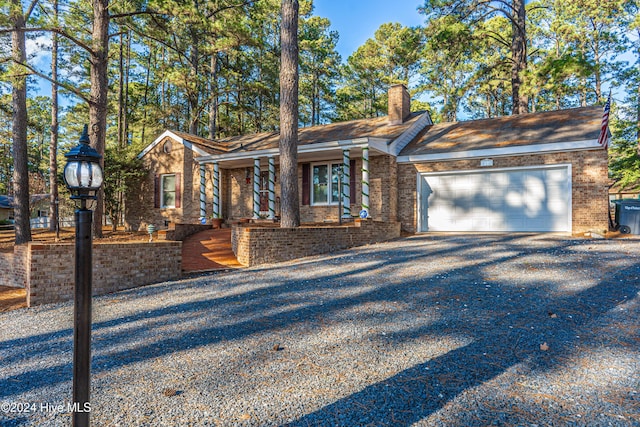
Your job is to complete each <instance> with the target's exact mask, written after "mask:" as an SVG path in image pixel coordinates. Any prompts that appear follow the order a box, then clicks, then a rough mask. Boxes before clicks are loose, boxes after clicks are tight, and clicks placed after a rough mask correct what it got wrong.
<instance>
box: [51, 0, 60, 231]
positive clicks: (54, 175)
mask: <svg viewBox="0 0 640 427" xmlns="http://www.w3.org/2000/svg"><path fill="white" fill-rule="evenodd" d="M53 13H54V20H55V22H56V25H58V0H53ZM51 80H53V81H54V82H55V81H57V80H58V35H57V34H56V33H53V34H52V35H51ZM58 227H59V223H58V85H56V84H55V83H52V84H51V140H50V142H49V230H50V231H55V232H56V237H58V236H59V235H58V231H59V230H58Z"/></svg>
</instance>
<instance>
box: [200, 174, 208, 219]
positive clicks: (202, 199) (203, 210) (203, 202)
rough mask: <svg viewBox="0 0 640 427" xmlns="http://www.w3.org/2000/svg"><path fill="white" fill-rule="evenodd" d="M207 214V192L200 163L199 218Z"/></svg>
mask: <svg viewBox="0 0 640 427" xmlns="http://www.w3.org/2000/svg"><path fill="white" fill-rule="evenodd" d="M206 216H207V194H206V186H205V167H204V164H203V163H200V218H206Z"/></svg>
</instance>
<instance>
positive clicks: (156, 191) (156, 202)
mask: <svg viewBox="0 0 640 427" xmlns="http://www.w3.org/2000/svg"><path fill="white" fill-rule="evenodd" d="M153 207H154V208H159V207H160V175H156V176H155V177H154V179H153Z"/></svg>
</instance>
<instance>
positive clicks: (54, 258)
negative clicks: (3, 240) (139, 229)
mask: <svg viewBox="0 0 640 427" xmlns="http://www.w3.org/2000/svg"><path fill="white" fill-rule="evenodd" d="M23 246H24V250H23V252H24V254H25V255H26V258H27V266H28V268H27V269H26V273H27V277H26V283H25V288H26V289H27V305H28V306H30V307H31V306H33V305H39V304H46V303H52V302H61V301H69V300H72V299H73V297H74V266H75V261H74V251H75V245H73V244H51V245H49V244H41V243H29V244H28V245H23ZM181 253H182V243H181V242H153V243H100V244H94V245H93V281H92V285H93V295H103V294H107V293H110V292H115V291H119V290H123V289H129V288H134V287H137V286H143V285H148V284H152V283H158V282H163V281H167V280H175V279H178V278H180V275H181V262H182V261H181Z"/></svg>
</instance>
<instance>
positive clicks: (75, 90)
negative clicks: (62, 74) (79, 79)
mask: <svg viewBox="0 0 640 427" xmlns="http://www.w3.org/2000/svg"><path fill="white" fill-rule="evenodd" d="M18 64H19V65H22V66H23V67H25V68H26V69H28V70H29V71H31V72H32V73H33V74H35V75H36V76H38V77H40V78H43V79H45V80H47V81H49V82H50V83H51V84H54V85H57V86H60V87H61V88H63V89H64V90H67V91H69V92H71V93H73V94H74V95H75V96H77V97H78V98H80V99H82V100H83V101H85V102H86V103H88V104H90V103H91V101H90V100H89V98H87V97H86V96H85V95H84V94H83V93H82V92H81V91H80V90H78V88H76V87H73V86H70V85H68V84H66V83H63V82H60V81H56V80H53V79H52V78H51V77H49V76H47V75H46V74H43V73H41V72H40V71H38V70H36V69H35V68H33V67H32V66H31V65H29V64H25V63H21V62H18Z"/></svg>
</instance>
